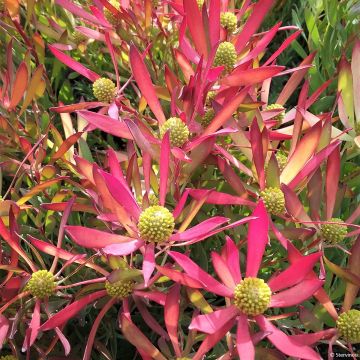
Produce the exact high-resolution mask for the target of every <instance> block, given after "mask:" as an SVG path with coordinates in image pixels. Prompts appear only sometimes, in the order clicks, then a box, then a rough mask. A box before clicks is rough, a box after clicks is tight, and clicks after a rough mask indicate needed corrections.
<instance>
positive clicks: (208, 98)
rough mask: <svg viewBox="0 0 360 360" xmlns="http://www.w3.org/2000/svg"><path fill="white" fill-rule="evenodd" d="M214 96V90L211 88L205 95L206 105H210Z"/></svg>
mask: <svg viewBox="0 0 360 360" xmlns="http://www.w3.org/2000/svg"><path fill="white" fill-rule="evenodd" d="M215 96H216V91H214V90H211V91H209V92H208V93H207V95H206V101H205V103H206V105H208V106H210V105H211V101H212V100H214V99H215Z"/></svg>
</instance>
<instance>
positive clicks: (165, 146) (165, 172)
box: [159, 131, 170, 206]
mask: <svg viewBox="0 0 360 360" xmlns="http://www.w3.org/2000/svg"><path fill="white" fill-rule="evenodd" d="M169 166H170V132H169V131H167V132H166V134H165V135H164V137H163V139H162V141H161V154H160V194H159V195H160V199H159V200H160V205H161V206H164V204H165V198H166V192H167V183H168V179H169Z"/></svg>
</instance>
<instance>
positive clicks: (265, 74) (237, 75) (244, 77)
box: [220, 66, 285, 86]
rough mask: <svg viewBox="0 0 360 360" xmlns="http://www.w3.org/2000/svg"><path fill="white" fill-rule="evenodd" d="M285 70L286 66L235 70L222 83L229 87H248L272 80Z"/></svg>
mask: <svg viewBox="0 0 360 360" xmlns="http://www.w3.org/2000/svg"><path fill="white" fill-rule="evenodd" d="M284 69H285V66H262V67H259V68H255V69H246V70H235V71H233V72H232V73H231V74H230V75H229V76H226V77H224V78H223V79H222V80H221V81H220V83H221V84H224V85H228V86H247V85H254V84H258V83H261V82H263V81H264V80H266V79H269V78H272V77H273V76H274V75H276V74H279V73H280V72H281V71H283V70H284Z"/></svg>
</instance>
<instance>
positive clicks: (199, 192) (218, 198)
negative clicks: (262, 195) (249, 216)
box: [189, 189, 255, 207]
mask: <svg viewBox="0 0 360 360" xmlns="http://www.w3.org/2000/svg"><path fill="white" fill-rule="evenodd" d="M206 193H208V190H205V189H189V194H190V196H191V197H193V198H194V199H196V200H200V199H202V198H203V197H204V196H205V194H206ZM205 203H207V204H217V205H246V206H251V207H254V206H255V203H254V202H252V201H250V200H246V199H243V198H242V197H240V196H234V195H229V194H226V193H222V192H218V191H211V192H210V193H208V195H207V197H206V200H205Z"/></svg>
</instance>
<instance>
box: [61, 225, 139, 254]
mask: <svg viewBox="0 0 360 360" xmlns="http://www.w3.org/2000/svg"><path fill="white" fill-rule="evenodd" d="M65 230H66V232H67V233H68V234H69V235H70V236H71V238H72V239H73V240H74V241H75V242H76V243H77V244H78V245H80V246H83V247H85V248H87V249H89V248H93V249H101V248H104V247H106V246H108V245H113V244H122V243H128V242H133V241H134V239H133V238H131V237H128V236H123V235H117V234H112V233H108V232H105V231H100V230H96V229H91V228H86V227H83V226H66V227H65Z"/></svg>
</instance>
